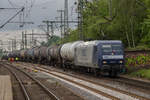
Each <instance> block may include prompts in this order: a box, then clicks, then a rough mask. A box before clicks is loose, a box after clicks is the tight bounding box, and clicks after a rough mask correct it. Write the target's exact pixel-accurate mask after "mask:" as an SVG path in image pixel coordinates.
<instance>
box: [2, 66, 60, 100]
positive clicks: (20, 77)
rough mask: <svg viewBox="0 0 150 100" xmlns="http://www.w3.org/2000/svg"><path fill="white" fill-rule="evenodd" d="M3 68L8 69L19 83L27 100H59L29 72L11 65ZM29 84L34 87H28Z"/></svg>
mask: <svg viewBox="0 0 150 100" xmlns="http://www.w3.org/2000/svg"><path fill="white" fill-rule="evenodd" d="M3 66H4V67H5V68H7V69H8V70H9V71H10V72H11V73H12V75H13V76H14V77H15V78H16V80H17V81H18V82H19V85H20V87H21V89H22V92H23V94H24V97H25V100H59V98H58V97H57V96H56V95H54V94H53V93H52V92H51V91H49V89H48V88H47V87H45V86H44V85H43V84H42V83H41V82H40V81H38V80H37V79H35V78H34V77H33V76H31V75H30V74H28V73H27V72H25V71H23V70H21V69H20V68H17V67H15V66H12V65H10V64H7V65H4V64H3ZM25 81H26V82H25ZM28 84H29V85H32V86H33V87H32V86H30V87H28ZM38 94H39V95H38Z"/></svg>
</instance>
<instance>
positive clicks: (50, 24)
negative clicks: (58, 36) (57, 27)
mask: <svg viewBox="0 0 150 100" xmlns="http://www.w3.org/2000/svg"><path fill="white" fill-rule="evenodd" d="M43 23H46V25H47V39H49V37H50V36H51V37H52V36H53V34H54V23H55V22H53V21H48V20H47V21H43ZM49 27H50V28H51V35H50V34H49V33H50V30H49Z"/></svg>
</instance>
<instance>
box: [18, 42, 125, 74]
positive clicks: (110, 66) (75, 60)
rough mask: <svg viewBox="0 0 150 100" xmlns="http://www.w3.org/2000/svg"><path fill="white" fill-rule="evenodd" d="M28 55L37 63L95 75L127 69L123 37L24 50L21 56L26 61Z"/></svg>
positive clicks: (116, 72) (115, 72) (117, 72)
mask: <svg viewBox="0 0 150 100" xmlns="http://www.w3.org/2000/svg"><path fill="white" fill-rule="evenodd" d="M27 55H28V57H29V58H32V60H33V61H34V62H36V63H37V61H39V62H41V63H43V64H46V63H48V64H50V65H52V66H56V65H57V66H58V65H60V67H61V68H71V69H80V70H81V71H88V72H94V73H95V74H99V73H101V72H104V73H109V75H111V76H116V75H117V74H119V73H121V72H122V71H123V70H124V48H123V44H122V42H121V41H119V40H95V41H88V42H84V41H76V42H70V43H65V44H63V45H59V46H58V45H53V46H50V47H43V46H42V47H35V48H32V49H29V50H28V52H27V50H21V51H20V57H21V59H23V60H26V59H27Z"/></svg>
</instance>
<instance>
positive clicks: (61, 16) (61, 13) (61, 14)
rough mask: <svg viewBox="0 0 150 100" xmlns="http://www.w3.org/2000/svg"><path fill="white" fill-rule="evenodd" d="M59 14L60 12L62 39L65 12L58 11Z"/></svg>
mask: <svg viewBox="0 0 150 100" xmlns="http://www.w3.org/2000/svg"><path fill="white" fill-rule="evenodd" d="M57 11H58V12H60V28H61V39H62V38H63V37H64V35H63V13H64V10H57Z"/></svg>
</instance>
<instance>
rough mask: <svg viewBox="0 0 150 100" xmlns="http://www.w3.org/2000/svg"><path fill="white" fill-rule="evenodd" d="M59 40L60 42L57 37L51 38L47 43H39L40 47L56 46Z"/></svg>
mask: <svg viewBox="0 0 150 100" xmlns="http://www.w3.org/2000/svg"><path fill="white" fill-rule="evenodd" d="M59 40H60V37H58V36H53V37H52V38H50V39H49V40H48V42H46V43H45V42H42V43H41V45H42V46H50V45H53V44H57V43H58V42H59Z"/></svg>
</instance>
